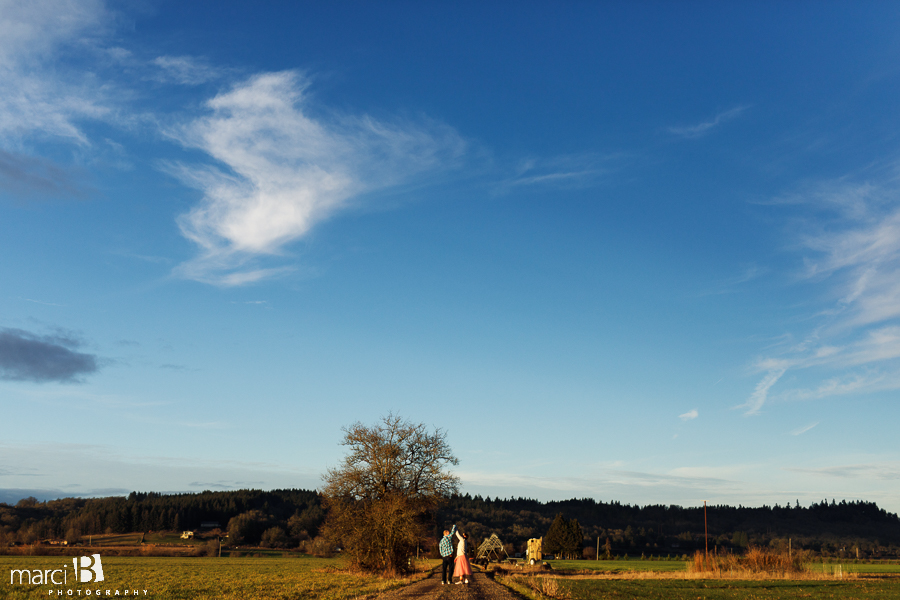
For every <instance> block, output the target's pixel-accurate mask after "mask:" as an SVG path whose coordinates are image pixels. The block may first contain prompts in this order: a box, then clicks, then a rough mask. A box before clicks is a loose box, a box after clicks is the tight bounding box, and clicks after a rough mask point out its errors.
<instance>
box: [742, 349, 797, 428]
mask: <svg viewBox="0 0 900 600" xmlns="http://www.w3.org/2000/svg"><path fill="white" fill-rule="evenodd" d="M758 366H759V368H760V369H761V370H765V371H766V375H765V376H764V377H763V378H762V380H760V382H759V383H757V384H756V388H755V389H754V390H753V393H752V394H750V398H749V399H748V400H747V402H745V403H744V404H741V405H739V406H737V408H746V409H747V410H746V412H745V413H744V414H745V415H755V414H757V413H759V411H760V409H761V408H762V407H763V405H764V404H765V403H766V400H768V398H769V390H770V389H771V388H772V386H773V385H775V384H776V383H777V382H778V380H779V379H781V376H782V375H784V373H785V371H787V369H788V366H789V363H787V362H786V361H777V360H764V361H760V363H759V365H758Z"/></svg>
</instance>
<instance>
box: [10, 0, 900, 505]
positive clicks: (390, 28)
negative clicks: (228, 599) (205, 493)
mask: <svg viewBox="0 0 900 600" xmlns="http://www.w3.org/2000/svg"><path fill="white" fill-rule="evenodd" d="M898 25H900V8H898V7H897V6H896V5H894V4H891V3H853V4H852V5H851V4H850V3H822V2H816V3H812V2H809V3H804V2H794V3H787V4H785V3H778V2H773V3H765V2H755V3H746V4H738V3H714V2H708V3H707V2H694V3H691V2H688V3H654V2H644V3H632V2H617V3H613V2H608V3H586V2H585V3H582V2H577V3H576V2H573V3H563V4H560V3H537V2H534V3H512V2H495V3H460V2H454V3H449V2H448V3H426V4H425V5H423V4H422V3H416V2H386V3H364V2H329V3H289V2H286V3H264V4H263V5H262V6H258V5H250V4H247V3H227V2H190V3H176V2H144V3H137V4H134V5H132V6H124V5H121V4H107V3H104V2H101V1H99V0H88V1H78V2H75V1H72V2H49V1H33V2H9V1H3V2H0V256H2V260H0V405H2V414H3V417H2V419H0V489H2V490H5V491H3V492H2V494H3V498H0V500H2V499H16V498H17V496H18V497H20V496H21V495H27V494H32V493H33V494H35V495H38V496H40V497H52V496H56V495H94V494H119V493H127V492H129V491H131V490H157V491H201V490H204V489H214V490H219V489H238V488H244V487H254V488H275V487H304V488H315V487H317V486H319V485H320V482H321V480H320V475H321V474H322V473H323V472H324V470H325V469H326V468H327V467H329V466H334V465H336V464H337V463H338V462H339V461H340V459H341V457H342V448H341V446H340V439H341V428H342V427H343V426H346V425H349V424H351V423H353V422H354V421H357V420H359V421H362V422H364V423H374V422H376V421H377V420H378V419H379V418H380V417H382V416H385V415H387V414H388V413H389V412H392V411H393V412H394V413H397V414H400V415H402V416H404V417H406V418H408V419H410V420H412V421H415V422H424V423H427V424H429V425H433V426H435V427H441V428H444V429H445V430H446V431H447V435H448V439H449V441H450V443H451V445H452V447H453V448H454V449H455V451H456V453H457V455H458V457H459V459H460V464H459V466H458V469H457V472H458V474H459V475H460V477H461V479H462V482H463V487H464V490H465V491H467V492H471V493H480V494H483V495H491V496H497V495H499V496H529V497H536V498H540V499H544V500H546V499H564V498H569V497H575V496H577V497H583V496H590V497H594V498H597V499H600V500H618V501H621V502H627V503H637V504H649V503H664V504H670V503H673V504H683V505H698V504H702V502H703V501H704V500H706V501H708V502H711V503H728V504H735V505H736V504H743V505H745V506H747V505H761V504H770V505H771V504H775V503H779V504H785V503H787V502H794V501H796V500H799V501H800V502H801V504H808V503H810V502H813V501H820V500H822V499H826V498H827V499H831V498H838V499H840V498H847V499H864V500H870V501H875V502H878V503H879V504H880V505H882V506H883V507H885V508H888V509H890V510H892V511H898V510H900V501H898V500H897V498H898V493H897V492H898V491H900V489H898V485H900V454H898V450H897V444H896V441H895V440H896V423H897V422H898V418H900V414H898V412H900V411H898V402H897V398H898V390H900V283H898V282H900V184H898V176H900V112H898V110H897V100H896V99H897V95H898V94H897V93H898V91H900V66H898V65H900V60H898V58H900V34H898V33H897V32H898V31H900V27H898Z"/></svg>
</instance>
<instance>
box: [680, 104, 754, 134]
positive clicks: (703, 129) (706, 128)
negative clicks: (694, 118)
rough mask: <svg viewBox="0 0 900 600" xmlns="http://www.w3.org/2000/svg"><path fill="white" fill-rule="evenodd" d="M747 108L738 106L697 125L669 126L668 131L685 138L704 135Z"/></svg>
mask: <svg viewBox="0 0 900 600" xmlns="http://www.w3.org/2000/svg"><path fill="white" fill-rule="evenodd" d="M747 108H748V107H746V106H736V107H734V108H732V109H730V110H726V111H724V112H720V113H718V114H717V115H716V116H715V117H713V118H712V119H710V120H709V121H704V122H703V123H698V124H696V125H686V126H678V127H669V128H668V132H669V133H671V134H673V135H677V136H680V137H684V138H699V137H703V136H704V135H706V134H708V133H709V132H711V131H712V130H713V129H715V128H716V127H719V126H720V125H722V124H724V123H727V122H728V121H731V120H732V119H735V118H737V117H738V116H740V114H741V113H743V112H744V111H745V110H747Z"/></svg>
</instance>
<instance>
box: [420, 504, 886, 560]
mask: <svg viewBox="0 0 900 600" xmlns="http://www.w3.org/2000/svg"><path fill="white" fill-rule="evenodd" d="M558 513H559V514H562V515H563V516H564V517H565V518H566V519H576V520H577V521H578V523H579V524H580V525H581V529H582V532H583V533H584V535H585V538H586V539H585V546H586V547H596V542H597V538H598V537H599V538H600V541H601V545H604V544H605V542H606V539H607V538H609V540H610V543H611V546H612V549H613V552H614V553H617V554H618V553H622V554H624V553H626V552H627V553H628V554H632V555H640V554H642V553H644V554H647V555H648V556H649V555H651V554H653V555H658V554H661V553H662V554H670V553H672V554H681V553H690V552H693V551H694V550H697V549H701V548H703V547H704V543H705V542H704V538H703V507H697V508H683V507H681V506H675V505H671V506H661V505H650V506H643V507H641V506H636V505H635V506H631V505H627V504H620V503H619V502H610V503H605V502H597V501H595V500H593V499H590V498H585V499H580V500H579V499H572V500H564V501H558V502H538V501H536V500H529V499H525V498H518V499H508V500H501V499H494V500H491V499H490V498H484V499H482V498H481V497H480V496H474V497H472V496H469V495H468V494H467V495H465V496H459V497H455V498H453V499H452V500H451V501H450V502H448V503H447V505H446V506H445V507H443V508H442V509H441V510H440V511H439V513H438V514H437V523H436V527H435V534H437V532H438V530H439V529H442V528H443V527H444V526H445V524H450V523H457V524H458V525H459V526H460V527H462V528H464V529H468V531H469V533H470V534H471V535H474V537H475V538H476V539H478V540H481V539H483V538H484V537H487V536H489V535H490V534H491V533H496V534H497V535H498V536H499V537H500V539H501V540H502V541H503V542H504V543H505V544H511V545H513V546H514V547H515V548H516V550H517V551H520V550H521V549H522V547H523V546H524V543H525V541H526V540H527V539H528V538H529V537H541V536H542V535H544V533H546V532H547V530H548V529H549V527H550V524H551V522H552V521H553V518H554V517H555V515H556V514H558ZM707 521H708V527H709V536H710V541H709V543H710V549H711V550H712V549H714V548H715V547H716V546H718V547H720V548H723V549H726V550H739V549H741V548H743V547H746V546H747V545H764V546H780V545H784V546H787V544H788V543H790V544H791V545H792V547H793V548H804V549H808V550H812V551H815V552H818V553H823V554H827V555H840V554H841V553H842V552H843V554H844V555H848V556H849V555H851V554H852V556H855V555H856V548H857V547H858V548H859V549H860V556H861V557H862V556H866V557H898V556H900V518H898V517H897V515H896V514H893V513H889V512H887V511H885V510H883V509H880V508H878V506H877V505H876V504H875V503H872V502H846V501H841V502H835V501H833V500H832V501H831V502H830V503H829V502H827V501H822V502H820V503H814V504H812V505H811V506H809V507H801V506H799V505H795V506H778V505H776V506H762V507H758V508H748V507H741V506H738V507H733V506H709V507H707ZM789 540H790V542H789ZM842 548H843V551H842V550H841V549H842Z"/></svg>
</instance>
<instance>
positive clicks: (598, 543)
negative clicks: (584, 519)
mask: <svg viewBox="0 0 900 600" xmlns="http://www.w3.org/2000/svg"><path fill="white" fill-rule="evenodd" d="M596 558H597V560H600V536H599V535H598V536H597V556H596Z"/></svg>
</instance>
